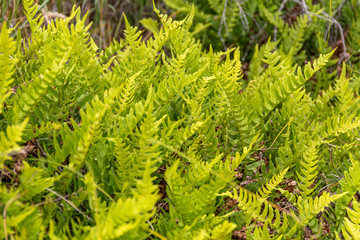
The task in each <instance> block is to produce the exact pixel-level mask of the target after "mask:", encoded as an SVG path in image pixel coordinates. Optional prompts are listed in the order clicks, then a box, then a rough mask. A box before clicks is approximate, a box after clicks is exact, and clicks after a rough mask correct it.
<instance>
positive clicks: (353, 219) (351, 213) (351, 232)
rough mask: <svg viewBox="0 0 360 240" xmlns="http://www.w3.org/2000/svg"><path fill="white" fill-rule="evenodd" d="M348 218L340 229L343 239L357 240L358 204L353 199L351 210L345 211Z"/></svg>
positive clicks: (358, 235)
mask: <svg viewBox="0 0 360 240" xmlns="http://www.w3.org/2000/svg"><path fill="white" fill-rule="evenodd" d="M347 215H348V217H347V218H345V222H344V225H343V226H342V228H341V232H342V234H343V237H344V239H346V240H347V239H359V237H360V204H359V202H358V201H357V200H356V199H355V198H354V197H353V200H352V209H350V208H348V209H347Z"/></svg>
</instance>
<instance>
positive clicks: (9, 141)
mask: <svg viewBox="0 0 360 240" xmlns="http://www.w3.org/2000/svg"><path fill="white" fill-rule="evenodd" d="M27 122H28V119H25V120H24V121H23V122H22V123H21V124H18V125H11V126H7V128H6V135H5V133H4V132H2V131H0V142H1V144H0V166H2V164H3V162H4V160H7V159H10V156H9V155H10V154H12V153H16V152H17V151H19V150H20V149H21V147H20V146H19V145H18V143H20V142H21V141H22V135H23V133H24V130H25V127H26V124H27Z"/></svg>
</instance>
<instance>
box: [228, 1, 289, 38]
mask: <svg viewBox="0 0 360 240" xmlns="http://www.w3.org/2000/svg"><path fill="white" fill-rule="evenodd" d="M286 1H287V0H286ZM234 2H235V3H236V5H237V6H238V8H239V17H240V20H241V23H242V25H243V26H244V27H245V29H246V31H249V23H248V20H247V18H246V14H245V11H244V9H243V8H242V7H241V3H240V1H239V0H234Z"/></svg>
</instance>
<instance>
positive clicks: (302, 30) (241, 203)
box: [0, 0, 360, 239]
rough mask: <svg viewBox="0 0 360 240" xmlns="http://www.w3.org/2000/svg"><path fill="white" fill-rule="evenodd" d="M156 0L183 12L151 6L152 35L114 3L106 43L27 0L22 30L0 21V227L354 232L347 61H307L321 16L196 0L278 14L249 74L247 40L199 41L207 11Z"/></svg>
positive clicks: (255, 235)
mask: <svg viewBox="0 0 360 240" xmlns="http://www.w3.org/2000/svg"><path fill="white" fill-rule="evenodd" d="M166 2H167V3H168V4H169V5H170V4H172V6H174V7H179V6H180V5H181V4H184V3H185V5H183V7H182V8H179V9H180V10H181V11H186V12H190V13H189V14H188V15H187V16H186V17H185V18H184V19H183V20H181V21H178V20H174V19H172V18H170V17H168V16H167V15H166V14H162V13H161V12H160V10H158V9H156V7H155V6H154V11H155V13H156V14H157V15H158V18H159V19H160V20H159V21H157V22H156V23H155V22H154V21H153V20H151V21H150V20H149V19H147V20H144V21H142V22H143V24H144V25H145V27H148V28H149V29H150V28H151V30H152V31H153V36H151V37H147V38H146V39H143V36H142V31H139V30H138V28H137V27H132V26H131V25H130V23H129V22H128V20H127V18H126V17H124V21H125V28H126V29H125V31H124V35H125V38H124V39H121V40H120V41H115V40H114V41H113V43H112V44H111V45H110V46H109V47H108V48H105V49H103V50H102V51H99V49H98V46H97V45H96V43H95V42H94V40H93V39H92V38H91V37H90V35H89V25H87V24H86V17H87V14H85V15H84V16H82V15H81V12H80V9H75V8H73V9H72V13H71V14H70V16H69V17H66V18H59V19H56V20H54V21H51V22H50V23H48V24H44V22H43V21H44V18H43V17H42V16H41V14H38V13H37V9H38V5H37V4H36V3H35V2H34V1H30V0H24V1H23V5H24V10H25V15H26V17H27V20H28V22H29V24H30V27H31V37H30V38H23V37H22V36H21V34H20V32H18V35H17V40H16V41H15V40H14V39H13V38H12V37H10V36H11V32H12V29H10V30H8V28H7V25H6V23H3V25H2V30H1V38H0V41H1V42H0V43H1V44H0V72H1V75H0V76H1V77H0V106H1V109H0V110H1V111H0V142H1V144H0V164H1V165H0V171H1V172H0V179H1V188H0V210H1V212H2V215H1V217H0V219H1V221H2V223H3V224H0V235H1V236H2V237H3V238H5V239H10V238H11V239H44V238H45V239H47V238H50V239H230V238H231V237H232V235H235V233H236V232H238V231H240V230H243V231H245V234H246V235H247V236H248V238H249V239H302V238H304V237H306V236H309V235H310V236H311V237H313V238H323V239H333V238H335V237H337V238H340V239H341V238H344V239H350V238H352V237H353V238H356V236H357V234H358V231H359V208H360V207H359V203H358V201H357V198H356V195H357V192H358V191H359V190H360V183H359V178H358V176H359V174H360V165H359V159H360V151H359V148H358V145H359V144H358V141H359V138H360V136H359V127H360V118H359V117H360V116H359V114H360V111H359V108H358V104H357V101H358V97H357V95H356V93H357V91H358V89H357V85H356V84H354V82H353V79H356V76H354V77H353V78H351V77H352V75H350V74H351V73H350V72H349V71H347V69H346V68H347V67H346V66H347V65H345V64H343V65H342V71H341V74H339V76H338V75H337V74H336V71H335V74H334V69H332V67H333V65H334V63H335V61H334V60H332V57H333V56H334V55H335V54H336V52H335V51H334V50H330V49H327V48H326V49H322V51H318V52H320V53H319V55H318V57H317V58H316V59H313V60H312V61H311V62H310V61H309V62H308V63H306V64H303V60H304V59H305V58H304V56H306V54H307V53H301V51H302V50H303V46H304V44H305V39H308V38H309V37H310V36H309V34H310V35H311V34H313V32H314V31H315V30H314V29H312V27H313V25H312V24H314V22H316V21H318V20H317V19H316V18H315V17H311V18H308V16H307V15H302V16H298V17H297V24H296V25H293V26H288V25H287V24H285V23H284V22H283V20H282V19H281V15H280V13H274V12H275V11H274V8H271V7H270V8H268V9H267V10H260V9H266V8H263V7H266V6H268V5H267V4H270V2H271V3H273V1H266V2H265V1H254V2H253V3H251V2H250V1H248V2H246V3H244V4H245V5H244V4H241V3H240V2H239V1H230V0H229V1H203V2H206V3H208V6H207V8H206V9H204V11H205V10H208V9H212V11H215V12H216V13H219V14H222V13H223V12H226V13H228V11H230V9H231V7H234V6H237V8H233V10H231V11H233V12H235V11H236V12H237V11H239V10H240V11H241V8H242V7H245V6H246V7H248V8H249V9H252V11H253V12H256V11H261V16H264V18H265V19H267V21H268V22H269V23H271V24H273V25H274V26H276V28H277V31H278V32H277V33H278V34H277V37H278V38H279V39H277V40H276V41H271V40H270V39H269V40H268V42H267V43H266V44H264V45H262V46H260V45H257V46H256V47H255V48H254V49H253V50H254V54H253V56H252V58H251V60H250V66H249V72H248V73H247V76H246V79H244V74H245V73H244V72H243V70H242V69H243V67H244V66H243V65H242V63H241V61H240V58H241V56H240V48H241V46H240V48H239V47H235V48H230V49H227V50H225V51H223V52H217V51H214V50H213V48H212V47H209V49H205V50H204V49H203V45H202V43H201V42H200V41H197V40H195V38H194V37H193V36H194V32H192V28H191V25H192V22H193V21H194V19H196V18H203V19H209V16H208V15H207V14H206V13H204V11H200V10H199V9H200V8H198V7H197V6H196V5H193V6H191V5H189V4H188V3H187V2H182V1H166ZM308 2H309V3H308ZM256 3H257V4H258V5H256ZM307 4H308V5H309V10H311V11H312V12H318V11H319V9H317V7H318V6H317V5H316V4H314V5H312V4H310V1H307ZM154 5H155V4H154ZM219 5H221V6H222V7H221V8H218V7H217V6H219ZM286 6H287V7H290V6H292V5H291V3H290V5H286ZM334 6H338V5H336V4H335V5H334ZM325 7H326V8H325V9H328V10H330V9H332V8H333V6H329V5H325ZM234 9H235V10H234ZM326 11H327V10H326ZM344 11H345V10H344ZM233 12H231V16H235V13H233ZM259 14H260V13H259ZM310 20H311V21H310ZM243 21H244V22H243V24H244V26H246V24H245V20H244V19H243ZM220 24H224V23H220ZM227 24H228V26H233V25H234V26H235V25H236V24H237V23H236V19H235V18H231V17H230V18H229V20H228V22H227ZM201 27H204V25H203V26H195V30H196V28H198V29H199V28H201ZM309 29H310V30H311V31H310V30H309ZM230 34H231V33H229V36H230ZM352 34H355V33H352ZM288 35H291V37H289V38H288V37H287V36H288ZM319 42H320V40H319ZM321 44H323V43H322V42H321ZM4 46H7V47H4ZM322 81H324V82H325V83H322ZM312 83H313V84H315V85H316V86H310V87H309V85H311V84H312ZM320 92H321V94H320ZM279 199H281V200H279ZM324 225H327V226H329V225H330V226H331V227H330V228H329V229H327V231H323V227H324Z"/></svg>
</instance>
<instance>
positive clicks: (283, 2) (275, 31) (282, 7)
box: [274, 0, 288, 42]
mask: <svg viewBox="0 0 360 240" xmlns="http://www.w3.org/2000/svg"><path fill="white" fill-rule="evenodd" d="M287 1H288V0H283V1H282V3H281V5H280V7H279V9H278V12H281V11H282V10H283V9H284V7H285V4H286V2H287ZM276 38H277V26H274V41H275V42H276Z"/></svg>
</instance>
